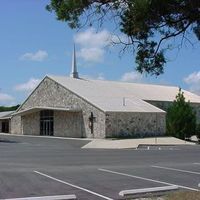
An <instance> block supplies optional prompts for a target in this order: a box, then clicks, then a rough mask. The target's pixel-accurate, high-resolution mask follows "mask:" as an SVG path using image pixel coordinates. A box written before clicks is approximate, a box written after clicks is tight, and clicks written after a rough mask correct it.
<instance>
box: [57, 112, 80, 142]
mask: <svg viewBox="0 0 200 200" xmlns="http://www.w3.org/2000/svg"><path fill="white" fill-rule="evenodd" d="M82 125H83V118H82V113H81V112H65V111H55V112H54V136H59V137H77V138H81V137H83V135H82V134H83V132H84V131H82Z"/></svg>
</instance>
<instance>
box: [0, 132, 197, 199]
mask: <svg viewBox="0 0 200 200" xmlns="http://www.w3.org/2000/svg"><path fill="white" fill-rule="evenodd" d="M0 138H1V139H3V140H2V141H3V142H0V199H9V198H20V197H21V198H22V197H38V196H40V197H41V196H53V195H72V194H74V195H76V197H77V199H83V200H86V199H87V200H94V199H95V200H96V199H97V200H98V199H107V200H111V199H122V197H120V196H119V192H120V191H121V190H130V189H141V188H150V187H162V186H168V185H178V186H179V187H180V189H183V190H192V191H198V189H199V188H198V184H199V183H200V158H199V153H200V147H199V146H179V147H169V148H164V149H163V150H162V147H161V149H159V148H153V149H152V148H151V149H149V150H145V151H144V150H137V151H135V150H130V149H129V150H95V149H89V150H88V149H81V146H83V145H84V144H86V143H87V142H88V141H86V140H63V139H56V138H50V139H49V138H36V137H33V138H32V137H23V136H22V137H19V136H18V137H15V136H5V135H0ZM177 149H178V150H177ZM183 155H184V156H183Z"/></svg>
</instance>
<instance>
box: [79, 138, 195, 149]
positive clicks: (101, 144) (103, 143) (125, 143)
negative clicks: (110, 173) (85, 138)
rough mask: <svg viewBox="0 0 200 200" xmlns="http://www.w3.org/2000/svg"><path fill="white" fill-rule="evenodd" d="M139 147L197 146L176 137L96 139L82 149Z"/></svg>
mask: <svg viewBox="0 0 200 200" xmlns="http://www.w3.org/2000/svg"><path fill="white" fill-rule="evenodd" d="M139 145H195V144H194V143H192V142H186V141H184V140H180V139H178V138H174V137H158V138H142V139H121V140H112V139H94V140H92V141H91V142H89V143H88V144H86V145H85V146H83V147H82V148H84V149H92V148H94V149H128V148H138V146H139Z"/></svg>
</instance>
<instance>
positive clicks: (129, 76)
mask: <svg viewBox="0 0 200 200" xmlns="http://www.w3.org/2000/svg"><path fill="white" fill-rule="evenodd" d="M142 78H143V76H142V74H140V73H138V72H136V71H132V72H126V73H125V74H123V75H122V78H121V81H124V82H141V81H142Z"/></svg>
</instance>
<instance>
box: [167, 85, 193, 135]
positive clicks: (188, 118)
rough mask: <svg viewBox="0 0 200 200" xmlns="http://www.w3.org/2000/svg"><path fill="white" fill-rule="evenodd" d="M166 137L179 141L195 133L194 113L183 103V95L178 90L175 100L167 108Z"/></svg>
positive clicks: (187, 104)
mask: <svg viewBox="0 0 200 200" xmlns="http://www.w3.org/2000/svg"><path fill="white" fill-rule="evenodd" d="M166 128H167V130H166V131H167V135H170V136H174V137H177V138H180V139H185V138H188V137H190V136H192V135H194V134H195V133H196V113H195V112H194V110H193V108H192V107H191V106H190V102H186V101H185V97H184V93H183V92H182V91H181V89H179V92H178V94H177V96H176V100H175V101H174V102H173V104H172V105H171V106H170V107H169V109H168V111H167V118H166Z"/></svg>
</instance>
